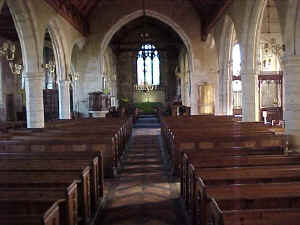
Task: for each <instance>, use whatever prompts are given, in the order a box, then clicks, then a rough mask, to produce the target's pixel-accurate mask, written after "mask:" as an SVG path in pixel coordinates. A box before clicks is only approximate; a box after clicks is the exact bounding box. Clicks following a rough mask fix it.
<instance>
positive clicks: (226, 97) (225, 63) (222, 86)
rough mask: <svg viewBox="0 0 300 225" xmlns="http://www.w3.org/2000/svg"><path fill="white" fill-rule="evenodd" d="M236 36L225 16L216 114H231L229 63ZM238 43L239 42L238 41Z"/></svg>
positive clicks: (221, 40)
mask: <svg viewBox="0 0 300 225" xmlns="http://www.w3.org/2000/svg"><path fill="white" fill-rule="evenodd" d="M235 38H238V37H237V36H236V30H235V25H234V23H233V21H232V19H231V17H230V16H229V15H225V19H224V23H223V27H222V33H221V39H220V48H219V68H220V75H219V112H218V114H223V115H231V114H232V77H231V73H230V70H231V68H230V63H231V55H232V50H231V49H232V47H233V44H234V41H235V40H234V39H235ZM238 42H239V41H238Z"/></svg>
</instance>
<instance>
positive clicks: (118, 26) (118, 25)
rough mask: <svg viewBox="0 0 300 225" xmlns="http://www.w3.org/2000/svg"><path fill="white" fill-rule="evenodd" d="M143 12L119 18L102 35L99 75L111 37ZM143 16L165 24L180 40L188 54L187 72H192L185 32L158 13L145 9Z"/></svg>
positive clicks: (192, 60)
mask: <svg viewBox="0 0 300 225" xmlns="http://www.w3.org/2000/svg"><path fill="white" fill-rule="evenodd" d="M143 13H144V12H143V10H136V11H134V12H132V13H130V14H128V15H126V16H124V17H122V18H120V19H119V20H118V21H117V22H116V23H115V24H114V25H113V26H112V27H111V28H110V29H109V30H108V31H107V32H106V34H105V35H104V37H103V40H102V42H101V45H100V54H99V61H100V71H99V72H100V74H103V68H105V66H104V65H103V64H104V63H105V60H104V54H105V50H106V48H107V46H108V45H109V43H110V41H111V40H112V38H113V36H114V35H115V34H116V33H117V32H118V31H119V30H120V29H121V28H122V27H123V26H125V25H126V24H128V23H130V22H131V21H133V20H135V19H137V18H140V17H142V16H143ZM145 14H146V16H147V17H150V18H153V19H156V20H158V21H161V22H162V23H164V24H167V25H168V26H169V27H170V28H172V30H174V31H175V32H176V33H177V34H178V36H179V37H180V38H181V40H182V41H183V43H184V46H186V49H187V53H188V66H189V71H190V72H193V71H194V55H195V53H194V52H193V46H192V42H191V40H190V38H189V37H188V35H187V34H186V33H185V31H184V30H183V29H182V28H181V27H180V26H179V25H178V24H177V23H176V22H175V21H173V20H172V19H170V18H169V17H167V16H165V15H163V14H160V13H159V12H156V11H153V10H150V9H146V10H145Z"/></svg>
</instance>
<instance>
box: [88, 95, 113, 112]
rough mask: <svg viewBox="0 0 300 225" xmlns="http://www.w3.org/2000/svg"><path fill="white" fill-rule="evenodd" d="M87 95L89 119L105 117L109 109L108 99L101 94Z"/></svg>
mask: <svg viewBox="0 0 300 225" xmlns="http://www.w3.org/2000/svg"><path fill="white" fill-rule="evenodd" d="M88 95H89V115H90V116H91V117H105V115H106V113H108V110H109V108H110V98H109V97H108V96H106V95H103V93H102V92H100V91H99V92H91V93H89V94H88Z"/></svg>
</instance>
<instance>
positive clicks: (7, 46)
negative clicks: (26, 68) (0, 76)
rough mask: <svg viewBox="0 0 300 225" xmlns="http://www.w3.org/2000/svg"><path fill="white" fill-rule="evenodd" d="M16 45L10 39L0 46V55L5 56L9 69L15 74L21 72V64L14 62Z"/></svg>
mask: <svg viewBox="0 0 300 225" xmlns="http://www.w3.org/2000/svg"><path fill="white" fill-rule="evenodd" d="M15 53H16V46H15V44H13V43H12V42H10V41H5V42H3V44H2V47H0V56H1V57H5V59H6V60H7V61H8V63H9V67H10V70H11V72H12V73H13V74H15V75H21V74H22V72H23V65H22V64H17V63H15V60H16V59H15V56H16V55H15Z"/></svg>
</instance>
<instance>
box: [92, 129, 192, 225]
mask: <svg viewBox="0 0 300 225" xmlns="http://www.w3.org/2000/svg"><path fill="white" fill-rule="evenodd" d="M122 167H123V168H122V169H121V171H120V174H119V176H118V177H117V178H115V179H113V180H111V181H107V182H106V194H107V207H106V209H105V210H104V213H103V215H102V216H101V219H98V222H97V223H96V224H97V225H100V224H101V225H137V224H138V225H185V224H186V222H185V217H184V216H183V212H182V210H181V208H180V204H179V200H178V191H177V188H178V183H175V182H172V179H173V178H172V176H170V175H169V174H168V169H167V168H166V165H165V163H164V157H163V153H162V151H161V145H160V129H158V128H138V129H134V132H133V137H132V140H131V143H130V146H129V149H128V152H127V154H126V157H125V159H124V161H123V164H122Z"/></svg>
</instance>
